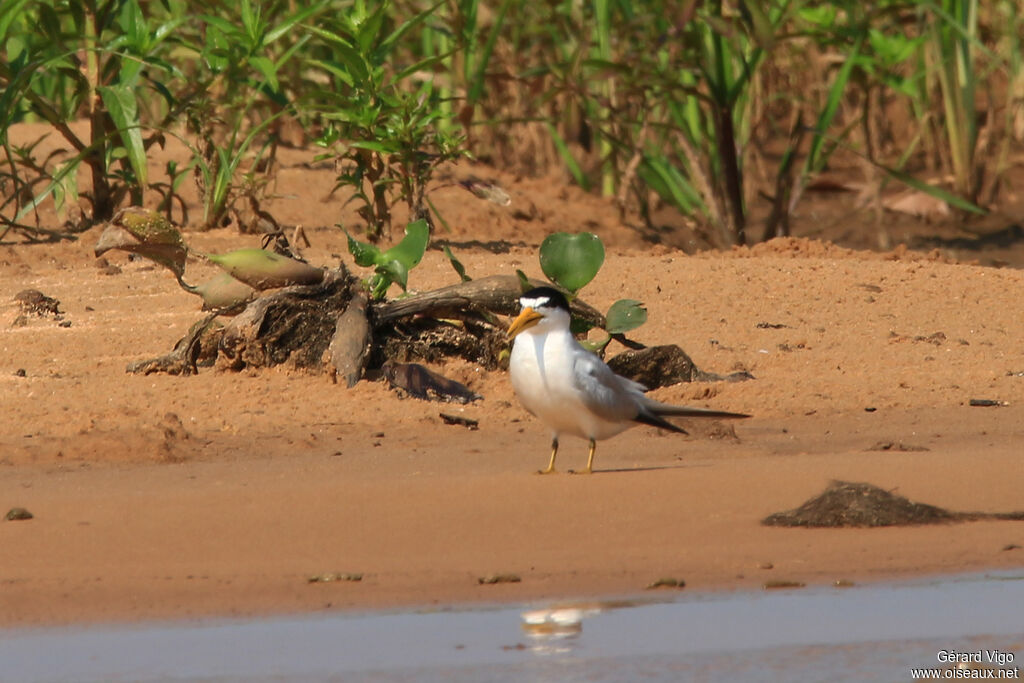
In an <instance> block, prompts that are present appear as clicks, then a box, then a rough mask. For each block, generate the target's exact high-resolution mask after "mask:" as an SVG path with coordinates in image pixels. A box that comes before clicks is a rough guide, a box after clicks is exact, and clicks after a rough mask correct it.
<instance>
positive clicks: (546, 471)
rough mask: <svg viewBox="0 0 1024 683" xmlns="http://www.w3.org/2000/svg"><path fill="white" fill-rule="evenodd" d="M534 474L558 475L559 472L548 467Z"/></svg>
mask: <svg viewBox="0 0 1024 683" xmlns="http://www.w3.org/2000/svg"><path fill="white" fill-rule="evenodd" d="M534 474H558V470H556V469H555V468H554V467H547V468H545V469H543V470H537V471H536V472H534Z"/></svg>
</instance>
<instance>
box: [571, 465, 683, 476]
mask: <svg viewBox="0 0 1024 683" xmlns="http://www.w3.org/2000/svg"><path fill="white" fill-rule="evenodd" d="M687 467H691V465H687V464H679V465H644V466H642V467H609V468H608V469H600V470H594V471H593V472H591V474H622V473H626V472H657V471H658V470H681V469H684V468H687ZM568 473H569V474H576V472H575V471H574V470H568Z"/></svg>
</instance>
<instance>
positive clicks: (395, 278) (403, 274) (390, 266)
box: [377, 259, 409, 289]
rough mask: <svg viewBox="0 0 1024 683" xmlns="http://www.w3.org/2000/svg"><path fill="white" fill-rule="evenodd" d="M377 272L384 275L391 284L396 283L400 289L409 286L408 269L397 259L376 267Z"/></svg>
mask: <svg viewBox="0 0 1024 683" xmlns="http://www.w3.org/2000/svg"><path fill="white" fill-rule="evenodd" d="M377 272H378V273H381V274H383V275H386V276H387V277H388V279H390V280H391V282H396V283H398V286H399V287H401V288H402V289H405V288H406V286H407V285H408V284H409V269H408V268H406V267H405V264H404V263H402V262H401V261H399V260H397V259H396V260H394V261H388V262H387V263H383V264H381V265H379V266H377Z"/></svg>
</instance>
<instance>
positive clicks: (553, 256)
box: [540, 232, 604, 294]
mask: <svg viewBox="0 0 1024 683" xmlns="http://www.w3.org/2000/svg"><path fill="white" fill-rule="evenodd" d="M602 263H604V245H603V244H601V238H599V237H598V236H597V235H595V234H593V233H590V232H581V233H578V234H576V235H570V234H569V233H567V232H556V233H554V234H553V235H548V236H547V237H546V238H545V239H544V241H543V242H542V243H541V245H540V268H541V270H543V271H544V274H545V275H546V276H547V277H548V279H549V280H551V281H552V282H554V283H555V284H558V285H561V286H562V287H564V288H565V289H568V290H569V291H570V292H572V293H573V294H575V293H576V292H578V291H579V290H580V289H582V288H583V286H584V285H585V284H587V283H588V282H590V281H591V280H593V279H594V276H595V275H597V271H598V270H600V269H601V264H602Z"/></svg>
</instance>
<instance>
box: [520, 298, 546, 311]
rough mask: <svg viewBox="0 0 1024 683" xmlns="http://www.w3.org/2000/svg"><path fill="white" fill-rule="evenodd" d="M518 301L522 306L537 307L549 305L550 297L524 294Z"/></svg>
mask: <svg viewBox="0 0 1024 683" xmlns="http://www.w3.org/2000/svg"><path fill="white" fill-rule="evenodd" d="M519 303H520V304H521V305H522V307H523V308H533V309H537V308H540V307H542V306H547V307H549V308H550V307H551V297H549V296H524V297H521V298H520V299H519Z"/></svg>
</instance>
